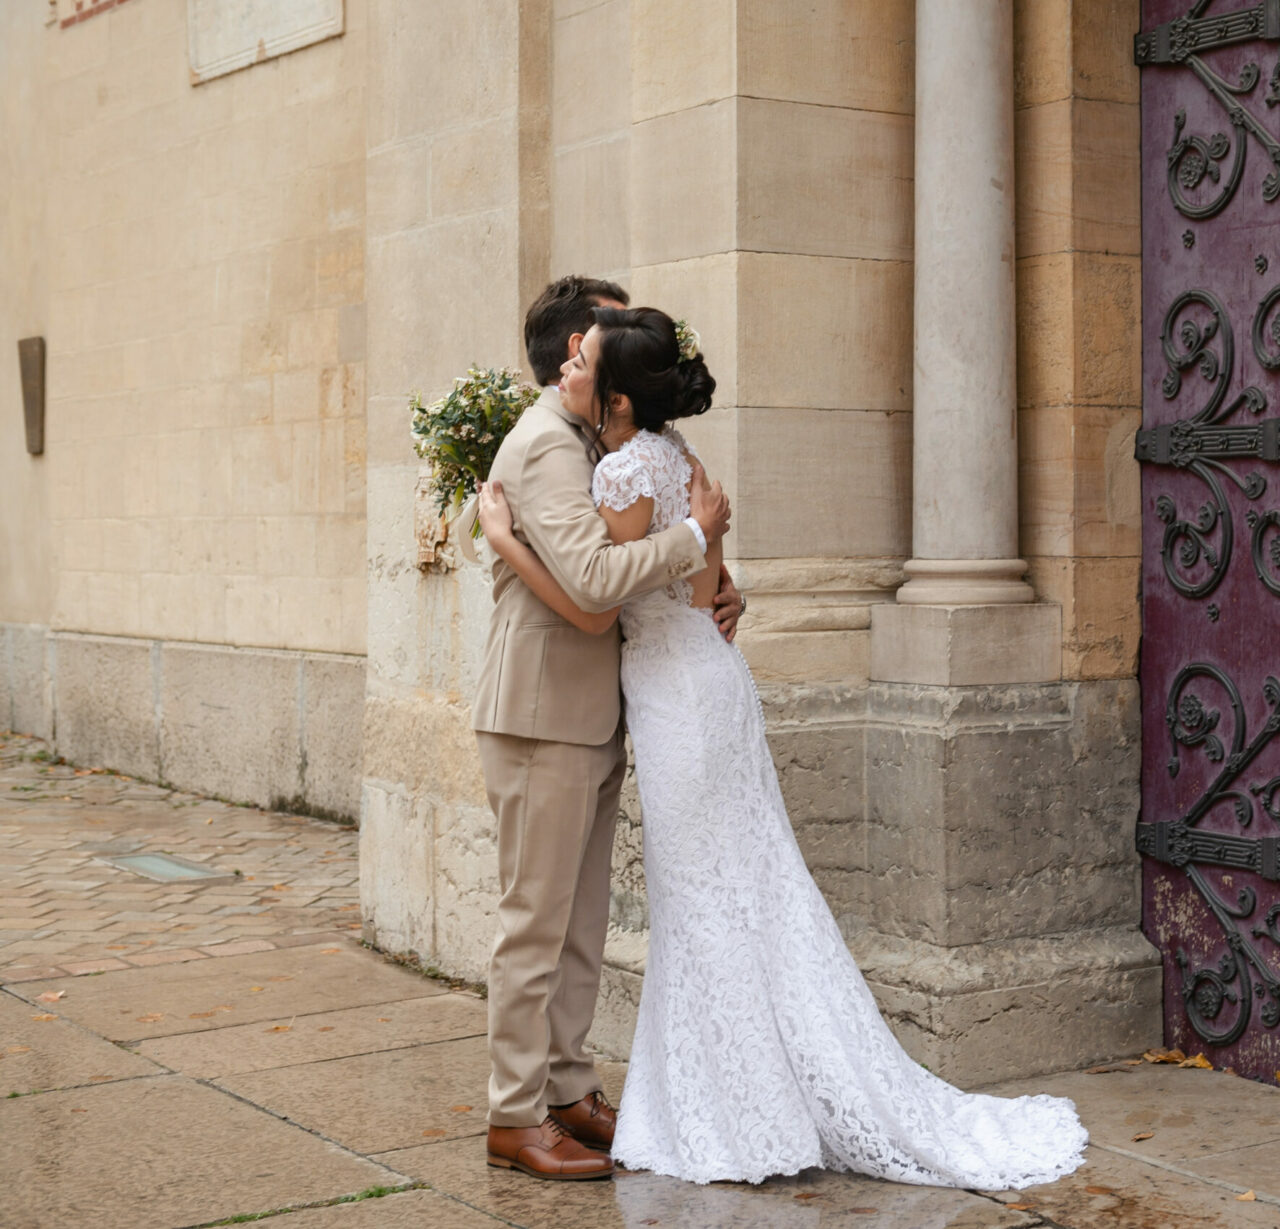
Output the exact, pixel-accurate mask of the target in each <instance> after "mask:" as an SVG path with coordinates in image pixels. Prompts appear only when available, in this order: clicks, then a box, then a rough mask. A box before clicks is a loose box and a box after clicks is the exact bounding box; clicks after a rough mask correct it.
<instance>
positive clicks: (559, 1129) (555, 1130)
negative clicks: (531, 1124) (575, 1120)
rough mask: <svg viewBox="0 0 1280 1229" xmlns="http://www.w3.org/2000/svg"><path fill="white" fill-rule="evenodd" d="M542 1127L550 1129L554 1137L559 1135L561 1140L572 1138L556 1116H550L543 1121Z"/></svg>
mask: <svg viewBox="0 0 1280 1229" xmlns="http://www.w3.org/2000/svg"><path fill="white" fill-rule="evenodd" d="M542 1125H543V1126H544V1127H548V1128H550V1130H551V1134H552V1135H557V1136H559V1137H560V1138H561V1139H569V1138H571V1137H570V1135H569V1132H568V1131H566V1130H565V1129H564V1125H563V1124H562V1123H561V1122H560V1120H559V1119H558V1118H557V1117H556V1116H555V1115H554V1114H548V1115H547V1116H546V1118H545V1119H543V1122H542Z"/></svg>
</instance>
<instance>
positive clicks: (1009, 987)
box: [589, 926, 1160, 1088]
mask: <svg viewBox="0 0 1280 1229" xmlns="http://www.w3.org/2000/svg"><path fill="white" fill-rule="evenodd" d="M849 951H850V953H851V954H852V956H853V958H854V960H855V961H856V962H857V964H858V966H859V968H860V969H861V970H862V973H863V976H864V977H865V978H866V979H867V984H868V986H869V987H870V989H871V992H872V994H874V995H875V999H876V1002H877V1003H878V1004H879V1006H880V1010H881V1012H882V1013H883V1014H884V1017H885V1020H886V1021H887V1022H888V1024H889V1027H890V1028H892V1029H893V1032H894V1035H895V1036H896V1037H897V1038H898V1040H899V1042H900V1043H901V1044H902V1046H903V1048H904V1049H905V1050H906V1051H907V1052H908V1053H909V1054H910V1055H911V1056H912V1057H913V1058H914V1059H916V1060H917V1061H918V1062H921V1063H923V1064H924V1065H925V1066H926V1067H928V1068H929V1070H930V1071H933V1072H934V1073H935V1074H937V1075H940V1076H942V1077H943V1078H944V1079H948V1080H951V1081H953V1082H955V1083H957V1084H959V1085H961V1086H962V1087H965V1088H973V1087H977V1086H979V1085H982V1084H988V1083H992V1082H994V1081H996V1080H1004V1079H1010V1078H1014V1077H1015V1076H1028V1075H1041V1074H1043V1073H1044V1072H1047V1071H1062V1070H1066V1069H1069V1068H1078V1067H1083V1066H1087V1065H1089V1064H1090V1063H1095V1062H1103V1061H1105V1060H1107V1059H1111V1058H1115V1057H1117V1056H1118V1055H1123V1054H1133V1053H1136V1052H1138V1051H1140V1050H1143V1049H1146V1048H1148V1047H1149V1046H1152V1045H1156V1044H1159V1041H1160V1008H1159V1005H1160V962H1159V959H1158V958H1157V957H1156V955H1155V953H1154V952H1153V951H1152V949H1151V946H1150V944H1148V943H1147V941H1146V940H1145V939H1144V938H1143V937H1142V935H1141V934H1140V933H1139V932H1138V929H1137V927H1136V926H1129V927H1114V928H1111V929H1109V930H1099V931H1090V932H1086V933H1082V934H1077V935H1055V936H1052V937H1050V938H1045V939H1020V940H1010V941H1006V942H1002V943H980V944H974V945H972V946H968V947H960V948H940V947H934V946H932V945H931V944H928V943H923V942H919V941H913V940H909V939H895V938H891V937H888V936H885V935H881V934H877V933H876V932H874V931H872V930H866V931H864V932H862V933H860V934H858V935H856V936H855V937H854V938H853V940H852V941H851V942H850V944H849ZM647 953H648V936H647V934H645V933H643V932H637V931H625V930H613V931H611V932H610V934H609V941H608V943H607V944H606V946H605V966H604V975H603V977H602V979H601V986H600V998H599V1000H598V1002H597V1004H596V1018H595V1022H594V1024H593V1026H592V1030H591V1035H590V1038H589V1041H590V1044H591V1045H592V1046H593V1048H594V1049H595V1050H596V1051H597V1052H598V1053H599V1054H601V1055H602V1056H603V1057H606V1058H626V1057H627V1055H628V1054H629V1053H630V1051H631V1040H632V1037H633V1036H634V1033H635V1024H636V1013H637V1011H638V1009H639V1005H640V989H641V986H642V985H643V981H644V967H645V957H646V955H647Z"/></svg>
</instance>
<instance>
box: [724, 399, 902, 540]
mask: <svg viewBox="0 0 1280 1229" xmlns="http://www.w3.org/2000/svg"><path fill="white" fill-rule="evenodd" d="M737 417H738V423H737V436H738V449H739V457H738V489H737V491H736V496H737V504H736V515H735V518H734V530H735V534H734V536H735V544H734V549H735V553H736V554H737V555H738V556H739V557H743V558H753V557H761V558H771V557H782V556H786V555H789V554H792V553H794V552H795V551H796V548H797V544H803V550H804V553H805V554H806V555H812V556H822V555H832V556H855V557H859V558H875V557H880V556H893V555H906V554H909V553H910V550H911V523H910V520H911V416H910V415H909V414H904V413H899V414H884V413H875V412H866V411H862V410H802V409H754V408H753V409H742V410H739V411H738V413H737Z"/></svg>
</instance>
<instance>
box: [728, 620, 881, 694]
mask: <svg viewBox="0 0 1280 1229" xmlns="http://www.w3.org/2000/svg"><path fill="white" fill-rule="evenodd" d="M734 643H735V644H737V646H738V648H739V649H740V650H741V652H742V656H743V657H744V658H746V661H747V665H749V666H750V667H751V671H752V673H753V674H754V675H755V677H756V678H757V679H758V680H760V681H769V682H783V683H801V682H815V681H826V682H845V683H848V682H863V681H865V680H866V679H868V678H869V677H870V673H871V638H870V636H869V634H868V633H867V632H866V631H755V630H754V629H750V630H748V629H744V630H743V632H742V634H741V635H740V636H739V638H738V639H737V640H736V641H735V642H734Z"/></svg>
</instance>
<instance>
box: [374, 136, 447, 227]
mask: <svg viewBox="0 0 1280 1229" xmlns="http://www.w3.org/2000/svg"><path fill="white" fill-rule="evenodd" d="M432 145H433V142H432V140H431V139H430V138H429V137H421V138H418V139H415V140H412V141H401V142H398V143H397V144H395V145H386V146H383V147H382V148H381V149H377V150H370V152H369V157H368V159H367V161H366V163H365V202H366V210H367V214H366V217H367V223H368V228H369V235H370V236H371V237H372V236H375V235H376V236H383V235H390V234H395V233H396V232H397V231H402V230H405V229H406V228H408V227H411V226H421V225H423V224H424V223H425V222H426V221H427V219H428V218H429V216H430V208H431V205H430V201H431V152H432Z"/></svg>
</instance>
